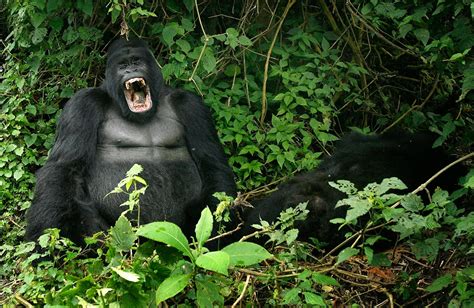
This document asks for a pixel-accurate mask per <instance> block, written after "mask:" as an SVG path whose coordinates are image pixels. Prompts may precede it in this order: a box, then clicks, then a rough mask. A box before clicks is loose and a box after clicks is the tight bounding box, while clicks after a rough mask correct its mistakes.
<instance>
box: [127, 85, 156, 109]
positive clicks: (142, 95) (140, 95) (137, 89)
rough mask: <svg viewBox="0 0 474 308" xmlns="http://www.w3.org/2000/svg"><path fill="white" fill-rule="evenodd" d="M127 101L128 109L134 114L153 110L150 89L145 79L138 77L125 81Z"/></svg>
mask: <svg viewBox="0 0 474 308" xmlns="http://www.w3.org/2000/svg"><path fill="white" fill-rule="evenodd" d="M124 85H125V90H124V91H123V92H124V94H125V99H126V100H127V104H128V108H129V109H130V110H131V111H132V112H137V113H140V112H145V111H148V110H150V109H151V106H152V105H153V104H152V101H151V95H150V88H149V87H148V85H147V84H146V81H145V79H143V78H141V77H138V78H132V79H129V80H127V81H125V84H124Z"/></svg>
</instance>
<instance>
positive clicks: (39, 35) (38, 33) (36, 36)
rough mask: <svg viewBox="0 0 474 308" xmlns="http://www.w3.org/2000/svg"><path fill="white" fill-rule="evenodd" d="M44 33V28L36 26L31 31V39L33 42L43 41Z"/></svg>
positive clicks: (46, 31) (46, 32)
mask: <svg viewBox="0 0 474 308" xmlns="http://www.w3.org/2000/svg"><path fill="white" fill-rule="evenodd" d="M46 34H48V30H46V28H36V29H35V31H34V32H33V36H32V37H31V41H32V42H33V44H35V45H36V44H39V43H41V42H42V41H43V39H44V38H45V36H46Z"/></svg>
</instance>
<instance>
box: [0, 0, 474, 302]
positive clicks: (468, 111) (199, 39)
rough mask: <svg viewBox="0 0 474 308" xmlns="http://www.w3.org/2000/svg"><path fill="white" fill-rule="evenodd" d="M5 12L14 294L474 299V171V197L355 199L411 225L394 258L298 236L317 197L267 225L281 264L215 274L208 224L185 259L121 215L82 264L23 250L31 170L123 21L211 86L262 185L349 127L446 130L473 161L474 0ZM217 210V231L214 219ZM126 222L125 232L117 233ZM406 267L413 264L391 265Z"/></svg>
mask: <svg viewBox="0 0 474 308" xmlns="http://www.w3.org/2000/svg"><path fill="white" fill-rule="evenodd" d="M0 10H1V13H2V14H1V16H2V17H0V36H1V37H0V38H1V42H2V47H1V48H2V54H1V56H0V61H1V62H0V65H1V67H0V74H1V75H0V78H1V79H0V81H1V84H0V94H1V95H0V109H1V112H0V122H1V129H0V210H1V217H0V232H1V234H0V236H1V241H0V243H1V246H0V262H1V264H2V266H1V267H0V285H1V286H2V287H1V288H0V303H2V302H6V303H14V302H15V301H19V302H20V303H22V304H28V302H31V303H36V302H40V303H41V302H47V303H48V304H51V305H59V304H77V305H85V304H86V303H94V304H97V305H107V304H110V303H117V302H121V303H122V305H126V303H128V302H129V301H133V303H134V304H138V303H143V305H145V304H149V303H156V302H155V301H158V298H155V297H154V296H150V294H155V292H156V291H157V289H158V290H159V289H160V288H164V287H166V285H165V286H163V284H164V281H166V279H167V277H170V276H178V277H179V278H181V280H179V279H176V281H177V282H176V283H178V284H180V285H179V286H178V288H176V289H175V290H178V291H177V292H176V293H175V294H177V293H179V291H181V290H183V289H185V288H187V290H188V292H182V293H179V294H178V295H177V296H176V297H174V299H173V300H174V302H182V303H188V304H192V303H199V304H200V305H203V306H208V305H212V304H216V305H222V304H223V303H224V302H225V303H229V304H231V303H232V302H234V301H237V300H238V301H243V302H246V301H252V300H258V302H260V303H262V304H264V303H268V304H276V303H284V304H298V303H308V304H314V305H325V304H330V302H331V301H334V303H339V302H341V303H343V304H352V303H354V304H356V303H361V302H362V303H369V302H372V303H380V302H382V301H384V300H385V299H387V300H388V301H389V302H390V303H392V304H393V301H394V298H395V301H396V302H397V303H402V302H405V303H406V302H414V301H417V300H419V299H421V298H423V299H424V300H426V301H427V302H435V301H438V300H439V301H443V302H449V299H451V302H450V304H451V305H453V307H458V306H461V305H469V304H472V303H473V301H474V294H473V292H472V289H473V278H474V274H473V273H474V269H473V267H472V266H470V265H471V264H470V263H469V260H470V259H469V253H472V252H473V248H472V238H473V236H474V216H473V215H472V214H468V213H463V212H462V210H459V208H460V206H459V205H458V206H456V205H454V204H453V203H452V200H455V199H457V198H459V199H458V202H457V203H458V204H461V203H462V202H463V201H462V200H466V197H464V199H463V198H460V197H461V196H462V195H464V194H465V193H466V190H467V189H468V188H472V186H473V176H472V172H471V174H470V175H471V176H470V177H467V178H466V180H465V182H464V187H465V189H464V190H461V191H458V192H457V194H455V195H454V196H448V195H447V193H445V192H442V191H437V192H434V193H433V194H432V196H431V197H432V198H431V202H429V204H427V206H426V207H425V206H423V202H422V201H421V199H419V198H417V197H414V196H407V197H401V196H399V197H398V199H399V200H401V202H400V204H401V205H400V204H399V205H400V206H398V207H397V206H395V207H394V206H393V205H394V203H393V202H392V201H390V200H389V199H390V198H388V197H384V194H385V192H386V189H388V188H392V189H393V188H397V185H398V184H396V183H395V184H394V183H393V182H384V183H381V184H380V185H381V188H380V189H378V190H377V191H378V192H379V193H380V195H376V196H374V195H370V194H364V193H361V194H350V195H349V196H348V199H351V198H359V199H360V198H362V199H363V200H359V199H358V201H357V203H358V204H360V203H361V202H362V203H363V202H369V201H368V200H369V199H370V200H371V201H370V202H369V203H367V206H366V207H365V208H364V209H365V210H366V212H365V213H367V212H370V213H371V217H372V220H371V221H370V222H369V225H368V226H366V228H365V229H364V230H366V229H371V228H375V227H377V226H384V225H389V227H390V229H391V230H392V231H395V232H397V233H399V234H400V237H401V239H402V240H403V241H402V245H400V246H399V247H398V250H393V253H391V254H381V253H377V252H376V251H375V247H374V243H375V242H377V241H378V238H371V237H368V238H365V240H363V241H361V240H360V239H359V238H360V236H359V237H358V235H361V234H362V233H357V232H355V233H354V234H352V235H350V237H349V239H352V240H353V241H347V243H346V246H344V247H347V248H345V249H342V250H341V251H340V252H339V251H330V252H326V254H325V255H321V250H320V247H321V246H319V244H318V243H317V241H316V242H315V243H312V244H308V243H299V242H296V241H295V240H294V238H295V231H294V229H292V228H291V222H293V221H294V220H295V219H302V218H303V217H302V216H304V213H305V210H304V206H302V207H298V208H296V209H294V211H289V212H287V213H283V214H282V218H281V221H280V222H279V223H278V225H277V226H268V225H267V224H265V223H262V225H261V226H260V229H259V230H266V231H267V233H269V235H270V239H271V240H272V242H273V243H274V244H275V245H273V247H272V249H271V250H270V251H271V252H272V253H273V255H274V258H273V259H271V260H267V261H266V263H264V264H261V265H260V267H255V268H252V269H249V268H248V267H249V266H253V265H254V264H255V263H257V262H258V261H260V260H263V259H265V258H267V257H268V255H267V253H268V252H266V251H260V256H262V258H260V259H258V260H256V261H255V262H249V263H248V264H244V265H243V266H242V268H239V267H235V268H236V269H235V270H234V269H233V268H234V266H231V263H228V264H227V266H223V267H219V268H210V267H209V266H208V265H204V266H203V263H198V262H197V260H198V259H199V255H203V254H205V253H206V252H204V251H201V250H200V249H201V248H202V244H203V243H202V242H204V241H205V239H204V240H203V238H201V239H199V236H198V235H197V234H196V240H197V244H196V245H197V246H192V245H191V244H190V245H191V246H190V248H189V249H193V251H194V250H196V251H198V252H196V253H189V252H187V253H188V255H186V253H185V254H184V255H183V254H182V253H180V252H179V250H177V251H176V250H173V249H172V248H170V247H162V246H159V245H158V244H155V243H153V244H151V243H152V242H149V244H147V245H141V246H139V245H138V244H139V243H138V240H137V238H136V232H139V233H140V232H143V231H136V230H132V229H131V227H130V226H129V223H128V222H127V221H124V220H120V221H119V222H118V223H117V226H116V227H115V231H111V234H110V241H106V242H107V244H106V247H107V248H108V249H105V248H104V252H103V253H102V252H101V253H99V258H93V259H87V258H79V259H77V258H76V257H77V255H78V252H77V249H76V250H74V249H73V248H68V249H66V248H65V247H67V246H70V245H69V244H68V243H67V242H65V241H64V240H62V239H58V237H57V233H54V231H53V232H52V233H51V234H50V235H48V236H45V237H44V238H43V239H42V245H44V246H45V247H49V248H50V249H49V250H48V253H50V254H52V255H54V256H55V257H54V258H53V261H52V262H46V263H45V265H43V266H42V267H38V268H36V267H32V266H31V262H32V261H33V260H34V259H35V258H37V257H39V256H38V255H34V254H32V253H31V251H32V248H33V246H32V245H31V244H20V243H21V239H22V236H23V233H24V219H23V214H24V212H25V210H26V209H27V208H28V207H29V205H30V204H31V199H32V188H33V186H34V172H35V171H36V170H37V169H38V168H39V167H40V166H41V165H42V164H43V163H44V161H45V158H46V156H47V152H48V150H49V149H50V148H51V145H52V143H53V140H54V130H55V123H56V120H57V117H58V115H59V114H60V112H61V109H62V107H63V105H64V103H65V102H66V101H67V99H68V98H69V97H71V95H72V94H73V93H74V92H75V91H77V90H78V89H80V88H84V87H87V86H96V85H99V84H100V82H101V79H102V78H103V72H104V54H105V49H106V46H107V45H108V44H109V43H110V42H111V41H112V40H113V39H114V38H115V37H117V36H118V35H119V34H120V32H121V31H122V32H129V35H131V36H140V37H143V38H145V39H146V40H147V41H148V42H149V44H150V46H151V48H152V50H153V51H154V54H155V56H156V58H157V60H158V62H159V64H160V65H161V67H162V71H163V75H164V77H165V80H166V82H167V83H168V84H170V85H172V86H175V87H180V88H186V89H188V90H190V91H193V92H196V93H198V94H200V95H202V96H203V97H204V99H205V102H206V104H208V106H210V107H211V108H212V111H213V114H214V118H215V121H216V125H217V127H218V131H219V134H220V138H221V141H222V142H223V144H224V145H225V148H226V151H227V153H228V154H229V157H230V163H231V165H232V167H233V169H234V172H235V174H236V177H237V179H238V184H239V188H240V189H241V190H242V191H248V192H249V194H248V195H250V196H252V195H255V194H259V193H261V192H262V191H265V190H267V189H268V187H270V188H271V187H272V185H273V184H275V183H276V182H279V181H280V180H284V178H285V177H287V176H291V175H292V173H294V172H297V171H301V170H309V169H312V168H314V167H315V166H317V165H318V162H319V159H320V157H321V155H324V154H327V153H330V152H331V151H332V142H333V141H335V140H337V139H338V137H339V136H341V135H342V134H343V133H344V132H346V131H348V130H350V129H352V130H359V131H362V132H364V133H371V132H377V133H380V132H384V131H387V130H391V129H406V130H431V131H433V132H435V133H437V134H439V138H438V140H437V141H436V143H435V144H434V146H446V147H448V148H449V149H450V150H451V151H452V152H454V153H457V154H458V156H463V155H465V154H468V153H469V151H470V148H471V147H472V142H473V139H474V138H473V135H474V131H473V127H474V125H473V124H474V123H473V118H472V105H471V102H472V99H473V97H474V91H472V90H473V89H474V57H473V54H472V51H471V48H472V47H473V46H474V32H473V31H474V27H473V24H474V22H473V18H474V7H473V6H472V3H471V1H467V0H455V1H443V0H439V1H420V0H409V1H403V2H400V1H388V0H381V1H379V0H370V1H368V0H353V1H331V2H329V1H323V0H319V1H295V0H288V1H287V2H285V1H276V2H272V1H259V0H246V1H219V0H203V1H193V0H185V1H178V0H168V1H143V0H110V1H92V0H79V1H58V0H48V1H46V0H20V1H15V0H1V1H0ZM124 177H125V175H124ZM145 180H146V179H145ZM454 181H456V180H455V179H453V182H454ZM420 184H422V183H420ZM264 185H269V186H268V187H264V188H261V187H262V186H264ZM391 185H393V186H391ZM258 188H260V189H258ZM339 188H341V189H344V187H343V186H339ZM372 189H373V187H372ZM391 197H393V196H391ZM374 198H376V199H377V198H378V199H377V200H378V202H377V203H374V202H373V199H374ZM223 200H224V201H223V202H224V203H225V202H227V201H225V198H224V197H223ZM364 200H365V201H364ZM459 200H461V201H459ZM347 202H349V203H347V204H349V205H350V204H351V203H350V202H351V201H347ZM466 202H468V201H464V203H466ZM374 204H376V205H377V206H373V205H374ZM365 213H364V214H365ZM203 215H204V216H203V217H207V220H206V218H203V219H204V220H206V221H207V227H206V228H207V229H208V228H209V226H210V225H212V223H209V221H210V220H209V215H208V214H203ZM348 215H349V212H348ZM351 215H352V216H350V217H345V218H341V220H339V221H338V222H339V223H351V222H354V221H357V218H358V217H359V213H357V211H356V213H354V211H352V212H351ZM211 218H212V217H211ZM203 224H204V223H203ZM374 226H375V227H374ZM201 228H204V227H203V226H201ZM211 228H212V227H211ZM378 228H381V227H378ZM200 230H201V229H200ZM120 232H121V234H124V238H121V237H120V239H119V240H117V234H118V233H120ZM262 233H263V232H262ZM141 234H142V233H141ZM142 235H143V234H142ZM155 240H156V238H155ZM91 241H92V242H93V240H91ZM94 241H98V239H96V240H94ZM158 242H162V243H163V242H164V243H165V244H168V245H170V246H171V247H175V248H176V246H173V245H172V244H170V243H169V242H166V241H160V240H158ZM155 246H156V247H155ZM124 247H125V248H124ZM137 247H139V248H137ZM400 247H402V248H401V249H400ZM154 248H155V250H154ZM340 248H343V247H342V246H341V247H340ZM91 249H92V248H91ZM160 249H161V250H163V252H160ZM130 250H133V253H127V251H130ZM165 250H166V251H165ZM74 251H76V252H74ZM190 251H191V250H190ZM399 251H402V252H399ZM403 251H409V253H407V258H404V257H403V256H401V255H403V254H404V253H403ZM181 252H182V251H181ZM214 254H217V255H214V257H217V259H219V260H220V261H222V260H223V259H226V258H227V257H226V256H225V254H226V253H221V251H216V252H214ZM219 254H220V255H219ZM318 254H319V255H320V257H321V258H320V259H316V258H315V257H314V256H313V255H316V256H318ZM466 254H467V257H466V256H465V255H466ZM227 255H229V254H228V253H227ZM28 256H29V258H28ZM318 258H319V257H318ZM229 260H231V259H229ZM220 261H219V262H220ZM229 262H231V261H229ZM211 263H212V262H211ZM394 263H397V264H398V265H400V264H404V266H403V269H402V270H400V271H397V272H395V271H394V270H391V268H390V267H386V266H389V265H391V264H394ZM420 263H421V264H423V266H422V267H420V266H419V265H417V266H416V267H414V266H413V264H420ZM204 264H208V263H206V261H204ZM234 265H235V264H234ZM410 265H411V266H410ZM384 266H385V267H384ZM223 268H225V270H224V269H223ZM229 268H231V272H229V275H228V276H227V270H228V269H229ZM433 269H434V270H433ZM224 271H225V273H223V272H224ZM189 275H191V276H189ZM341 285H342V286H341ZM181 287H182V288H181ZM357 288H363V291H364V292H365V291H367V292H366V294H367V295H365V296H366V297H363V298H362V299H361V298H360V297H359V296H358V295H357V294H358V293H357V292H359V291H360V290H357ZM417 288H423V292H424V293H423V294H421V295H420V294H418V293H417ZM343 290H346V291H347V292H344V291H343ZM351 291H353V292H351ZM156 294H162V293H156ZM169 294H171V293H169ZM175 294H171V295H175ZM240 295H242V298H240ZM361 296H362V295H361ZM157 297H158V295H157ZM252 298H253V299H252ZM161 299H163V298H161ZM165 299H166V298H165ZM205 300H210V302H205ZM170 303H171V302H170Z"/></svg>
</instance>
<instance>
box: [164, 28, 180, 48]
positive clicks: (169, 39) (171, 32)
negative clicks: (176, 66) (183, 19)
mask: <svg viewBox="0 0 474 308" xmlns="http://www.w3.org/2000/svg"><path fill="white" fill-rule="evenodd" d="M176 27H177V24H176V23H171V24H169V25H166V26H165V27H164V28H163V32H162V37H163V41H164V42H165V44H166V45H168V46H171V45H172V44H173V40H174V37H175V36H176V34H178V29H177V28H176Z"/></svg>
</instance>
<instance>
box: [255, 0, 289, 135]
mask: <svg viewBox="0 0 474 308" xmlns="http://www.w3.org/2000/svg"><path fill="white" fill-rule="evenodd" d="M295 2H296V0H288V4H287V5H286V7H285V11H284V12H283V15H282V16H281V19H280V23H279V24H278V27H277V29H276V31H275V35H274V36H273V40H272V43H271V44H270V48H268V52H267V60H266V61H265V69H264V72H263V87H262V114H261V115H260V126H261V127H263V123H264V122H265V117H266V115H267V80H268V67H269V66H270V57H271V55H272V51H273V47H274V46H275V43H276V40H277V37H278V35H279V34H280V30H281V26H282V25H283V22H284V21H285V18H286V15H288V11H289V10H290V8H291V7H292V6H293V4H295Z"/></svg>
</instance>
